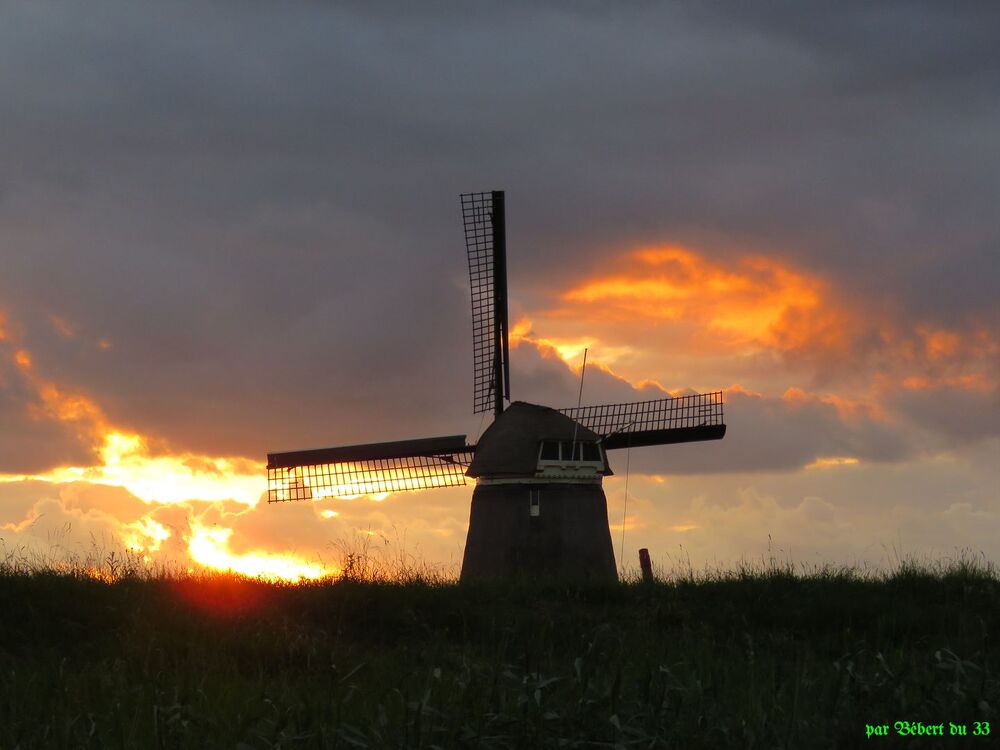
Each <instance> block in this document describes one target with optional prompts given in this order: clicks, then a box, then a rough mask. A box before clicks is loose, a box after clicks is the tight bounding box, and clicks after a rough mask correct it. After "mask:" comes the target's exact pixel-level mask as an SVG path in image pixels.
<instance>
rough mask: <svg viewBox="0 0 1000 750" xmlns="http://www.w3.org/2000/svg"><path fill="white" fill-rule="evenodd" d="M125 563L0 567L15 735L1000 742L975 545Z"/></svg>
mask: <svg viewBox="0 0 1000 750" xmlns="http://www.w3.org/2000/svg"><path fill="white" fill-rule="evenodd" d="M103 575H104V578H105V579H107V580H105V581H102V580H97V579H95V578H94V577H93V575H92V573H86V572H84V570H83V569H76V570H68V571H63V572H55V571H51V570H49V571H41V570H35V569H31V568H29V567H26V566H24V565H21V564H16V563H12V562H11V560H9V559H8V561H7V563H6V564H5V565H2V566H0V748H32V747H53V748H76V747H80V748H91V747H92V748H230V749H236V748H278V747H280V748H326V747H343V748H355V747H387V748H403V747H427V748H430V747H470V748H472V747H484V748H486V747H488V748H492V747H506V748H532V747H580V748H597V747H628V748H631V747H635V748H656V747H676V748H724V747H739V748H743V747H759V748H777V747H792V748H822V747H862V746H864V747H876V746H900V747H937V746H941V745H942V744H944V745H945V746H953V745H955V744H956V743H955V742H953V741H951V740H949V739H948V738H947V737H946V738H945V739H944V740H942V739H940V738H937V737H928V736H924V735H915V736H908V737H898V736H894V735H896V729H895V727H894V726H893V725H894V722H896V721H903V720H905V721H910V722H922V723H923V725H924V726H927V727H930V726H934V725H938V724H942V723H943V725H944V730H943V731H944V732H945V734H947V733H948V732H949V731H950V726H949V725H950V723H954V724H956V725H959V724H964V725H966V727H967V731H968V733H969V734H968V735H967V736H966V737H965V738H964V740H963V741H961V743H960V744H961V745H962V746H969V747H983V748H986V747H995V746H997V745H996V742H995V737H994V736H973V732H974V731H976V728H977V725H976V724H975V722H991V721H993V720H994V719H995V718H996V717H995V711H996V707H997V706H1000V682H998V674H1000V651H998V648H997V646H996V643H995V639H996V638H997V636H998V635H1000V581H998V579H997V576H996V575H995V573H994V572H993V570H992V569H991V568H989V566H986V565H983V564H978V565H977V564H975V563H974V562H973V561H971V560H969V559H966V560H964V561H962V562H958V563H955V564H951V565H947V566H938V568H937V569H934V570H928V569H926V568H923V569H921V568H919V567H917V566H914V565H907V564H903V565H900V566H898V569H897V570H896V571H894V572H893V573H891V574H888V575H883V576H878V575H874V574H868V575H862V574H861V573H859V572H857V571H851V570H822V571H815V572H813V573H811V574H808V575H806V574H801V573H800V574H796V573H795V572H793V570H792V569H791V568H790V566H787V565H785V566H782V565H775V564H769V565H762V566H759V567H758V568H756V569H747V568H744V569H742V570H739V571H735V572H731V573H726V574H721V573H719V574H703V575H700V576H695V575H687V576H681V577H679V578H676V577H675V578H674V579H672V580H670V581H666V582H658V583H654V584H642V583H631V584H623V585H604V586H579V585H577V586H574V585H566V584H560V583H558V582H543V581H520V582H513V583H508V584H506V585H470V586H464V585H463V586H459V585H456V584H454V583H447V582H441V581H433V580H419V579H418V580H408V581H383V582H364V581H359V580H339V581H335V582H326V583H321V584H312V585H299V586H292V585H279V584H271V583H265V582H262V581H255V580H246V579H239V578H236V577H233V576H229V575H222V574H216V575H205V576H197V575H194V576H191V575H175V574H169V573H164V572H159V573H148V572H143V571H137V570H134V569H132V568H130V567H128V566H126V567H125V568H122V567H120V566H116V565H115V564H114V562H113V559H112V564H111V565H110V566H105V570H104V573H103ZM997 721H998V722H1000V719H997ZM866 725H872V727H875V726H878V725H887V726H888V730H889V733H890V736H888V737H880V736H873V737H871V738H870V739H867V738H866ZM978 728H979V730H980V731H982V730H983V729H984V728H985V727H984V725H978ZM995 732H996V733H998V736H1000V723H998V725H997V727H996V729H995Z"/></svg>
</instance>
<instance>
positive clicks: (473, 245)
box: [461, 190, 510, 414]
mask: <svg viewBox="0 0 1000 750" xmlns="http://www.w3.org/2000/svg"><path fill="white" fill-rule="evenodd" d="M461 199H462V221H463V224H464V226H465V247H466V250H467V252H468V257H469V286H470V288H471V291H472V356H473V384H474V385H473V411H474V413H476V414H479V413H481V412H486V411H490V410H491V409H493V410H494V411H495V412H496V413H497V414H499V413H500V412H501V411H503V399H504V397H506V398H508V399H509V398H510V383H509V381H510V368H509V365H508V363H507V357H508V349H509V345H508V338H507V259H506V244H507V243H506V229H505V218H504V194H503V191H502V190H493V191H491V192H485V193H464V194H462V196H461Z"/></svg>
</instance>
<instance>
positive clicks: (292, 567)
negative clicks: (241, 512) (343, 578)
mask: <svg viewBox="0 0 1000 750" xmlns="http://www.w3.org/2000/svg"><path fill="white" fill-rule="evenodd" d="M232 535H233V530H232V529H226V528H209V527H206V526H202V525H200V524H197V523H196V524H193V525H192V528H191V537H190V539H189V540H188V551H189V553H190V555H191V559H192V560H194V561H195V562H197V563H198V564H200V565H202V566H204V567H206V568H211V569H213V570H220V571H226V570H229V571H233V572H235V573H241V574H242V575H246V576H253V577H260V578H266V579H272V580H280V581H289V582H292V583H295V582H298V581H301V580H303V579H307V580H315V579H319V578H323V577H324V576H330V575H335V574H336V573H337V572H338V571H336V570H334V569H331V568H327V567H325V566H323V565H321V564H319V563H315V562H308V561H306V560H303V559H302V558H300V557H298V556H296V555H291V554H278V553H273V552H263V551H253V552H244V553H240V554H237V553H234V552H232V551H231V550H230V549H229V539H230V537H232Z"/></svg>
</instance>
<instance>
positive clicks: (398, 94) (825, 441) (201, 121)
mask: <svg viewBox="0 0 1000 750" xmlns="http://www.w3.org/2000/svg"><path fill="white" fill-rule="evenodd" d="M164 28H170V29H172V30H173V31H172V33H170V34H164V33H163V29H164ZM998 28H1000V17H998V15H997V11H996V9H994V8H992V7H990V6H987V5H982V6H979V7H976V8H970V9H967V10H966V11H964V12H963V13H961V14H955V13H953V12H952V11H951V9H947V8H942V7H939V6H938V5H936V4H933V3H920V4H917V5H916V6H914V5H913V4H911V3H889V4H884V3H882V4H879V5H878V6H872V5H864V4H861V5H856V6H851V7H848V8H845V7H843V5H842V4H834V3H828V4H820V5H811V6H810V7H809V8H808V9H804V8H803V9H798V8H793V7H782V8H780V9H777V8H776V9H760V8H755V9H754V10H753V11H746V10H744V9H742V8H739V7H723V6H718V7H716V6H702V5H698V6H680V5H649V6H645V7H642V8H627V9H626V8H618V7H610V6H607V7H605V6H586V7H582V6H580V7H578V6H572V7H565V6H548V5H540V4H536V3H530V4H529V3H524V4H517V3H515V4H504V5H503V7H502V8H501V7H500V6H496V7H492V6H491V7H489V8H475V9H466V10H464V11H462V12H459V13H456V12H455V11H454V9H451V8H446V7H445V6H443V5H434V6H430V7H421V9H420V10H419V11H416V10H414V9H413V8H411V7H410V6H409V5H407V4H397V5H389V6H379V7H373V6H367V5H366V6H357V7H345V6H332V5H323V4H316V3H285V4H282V6H281V7H280V9H279V8H270V7H267V6H263V5H261V6H257V7H253V8H247V7H244V6H243V5H240V4H236V3H231V2H223V1H222V0H217V1H216V2H211V3H200V4H186V3H180V4H170V5H168V6H163V7H161V8H159V9H158V10H157V12H156V13H149V12H147V11H145V10H141V9H137V8H135V7H133V6H132V5H130V4H128V3H125V2H121V1H120V0H97V1H96V2H94V3H89V4H88V6H87V8H86V10H84V9H82V8H78V9H66V10H64V11H60V12H59V13H52V12H51V11H50V10H48V9H46V8H45V7H44V6H40V5H38V4H23V5H20V6H18V7H17V8H15V9H12V10H10V12H9V13H8V14H7V17H6V19H5V23H4V24H3V27H2V28H0V86H2V87H3V90H4V91H5V92H8V95H7V96H5V97H4V98H3V99H2V100H0V119H2V121H3V122H4V139H3V143H2V144H0V164H2V166H3V170H2V174H3V178H2V182H0V254H2V255H3V259H4V273H3V274H2V275H0V306H2V308H3V309H2V311H0V474H5V475H7V476H8V477H9V476H15V477H19V476H22V475H26V476H35V477H47V478H48V479H50V480H52V484H53V485H56V484H61V483H65V482H66V481H67V480H74V481H81V480H85V479H87V476H84V475H83V474H80V473H73V472H70V473H65V472H64V473H63V474H62V475H59V476H56V475H54V474H53V473H52V472H53V471H55V470H57V469H64V470H68V469H79V470H81V471H86V470H89V471H91V474H90V475H89V478H90V479H91V480H93V481H94V482H104V483H112V482H113V483H116V484H117V486H119V488H120V490H119V491H118V492H119V495H118V496H117V498H116V499H115V500H114V501H112V500H103V499H102V500H99V499H98V498H96V497H90V496H88V498H89V499H87V500H86V502H93V503H96V504H98V505H95V506H94V507H95V508H97V507H100V508H102V510H101V512H102V513H109V514H111V515H113V516H115V517H116V518H117V517H118V515H119V514H120V515H121V517H122V519H124V518H126V517H127V518H130V519H132V520H129V521H124V520H121V521H120V522H121V523H125V524H131V523H140V522H141V518H140V519H136V518H134V510H128V509H127V506H128V503H127V502H125V501H123V500H122V499H121V495H120V492H121V490H126V491H129V492H130V493H132V494H134V495H135V496H137V497H140V500H141V502H148V503H150V507H151V508H152V510H151V511H150V512H151V513H153V514H154V516H152V518H153V520H156V519H158V518H160V517H161V515H162V514H166V515H170V514H172V513H178V514H183V513H186V512H187V510H186V508H187V505H186V503H187V502H188V501H189V500H190V499H191V497H195V498H197V497H199V496H200V497H201V499H202V500H203V501H209V500H212V501H215V502H217V503H222V505H221V506H219V507H223V506H225V507H227V508H228V507H230V506H228V505H226V504H225V503H224V498H226V497H233V496H239V497H240V498H241V499H242V500H243V503H242V505H240V506H237V507H235V508H234V509H231V510H230V511H227V512H228V513H229V514H230V515H231V516H232V518H227V519H226V520H227V521H228V520H232V521H233V522H234V523H236V522H237V521H238V523H242V524H245V529H244V530H243V531H235V532H234V533H233V535H232V536H231V537H227V538H226V540H225V544H227V545H229V546H228V548H227V549H229V550H230V552H232V551H234V550H242V551H245V552H252V551H253V549H252V548H251V547H244V546H243V545H244V542H245V539H243V538H242V537H241V536H240V534H241V533H245V534H246V535H247V537H246V538H247V539H249V538H253V539H254V543H255V544H257V545H258V547H259V549H261V550H264V551H275V549H276V548H275V547H274V546H272V545H269V544H268V543H266V540H265V538H264V533H265V529H264V528H263V527H264V526H266V524H263V525H262V528H261V529H260V530H259V532H258V530H257V528H256V526H255V525H254V524H252V523H250V521H251V519H257V518H263V517H264V516H262V515H261V516H258V515H254V514H256V513H263V510H260V511H258V510H256V509H254V511H253V512H252V513H251V514H250V515H247V513H250V511H249V510H247V509H248V508H249V507H250V506H251V505H252V503H253V502H255V499H256V495H257V494H259V493H258V491H257V489H256V487H259V485H254V484H253V483H254V482H255V481H259V477H258V471H259V464H260V463H262V462H263V460H264V456H265V454H266V452H267V451H275V450H285V449H295V448H309V447H320V446H324V445H336V444H348V443H358V442H366V441H379V440H391V439H396V438H411V437H423V436H428V435H439V434H454V433H455V432H461V431H465V432H467V433H468V434H469V435H470V436H475V435H477V434H478V432H479V431H480V430H481V428H482V426H483V424H482V423H481V422H480V419H479V418H478V417H475V416H472V415H471V414H470V408H469V406H470V403H471V390H472V387H471V385H472V384H471V369H472V368H471V362H470V359H471V346H470V344H471V341H470V338H471V337H470V334H469V326H470V321H469V298H468V288H467V286H466V284H467V281H466V278H465V267H464V263H465V257H464V248H463V246H462V236H461V227H460V215H459V211H458V206H457V194H458V193H459V192H462V191H467V190H477V189H484V188H485V189H488V188H492V187H502V188H505V189H507V191H508V198H507V209H508V240H509V242H508V244H509V247H508V266H509V268H508V270H509V279H510V285H509V286H510V295H511V305H512V319H513V320H517V319H518V318H519V317H523V318H524V319H525V320H527V321H530V326H531V327H530V328H529V329H527V330H525V331H524V338H525V340H524V342H523V343H521V344H519V345H518V346H517V349H516V351H515V357H514V361H513V362H512V366H513V368H514V373H513V374H514V379H513V388H514V395H515V397H516V398H524V399H527V400H532V401H537V402H541V403H547V404H554V405H557V406H571V405H573V404H574V403H575V402H576V395H577V387H578V384H579V380H578V372H577V371H576V370H575V369H574V368H575V367H577V366H578V365H579V362H580V359H581V354H582V349H583V348H584V347H590V360H589V365H588V374H587V380H586V382H585V384H584V399H585V403H595V402H601V401H609V402H617V401H627V400H633V399H635V398H651V397H656V394H659V393H661V392H663V391H664V390H665V391H669V392H678V391H679V390H680V389H684V388H691V389H694V390H698V391H708V390H714V389H717V388H720V387H726V386H731V385H732V384H736V383H738V384H741V386H742V388H743V390H737V389H730V394H729V396H728V397H727V398H729V400H730V405H729V411H728V414H729V419H730V433H729V435H728V436H727V438H726V439H725V440H724V441H722V442H721V443H717V444H711V445H693V446H674V447H671V448H669V449H668V448H663V449H651V450H649V451H645V452H643V453H642V454H640V455H638V456H634V457H633V458H634V459H635V460H636V461H638V463H637V464H635V465H636V466H637V467H638V469H637V470H639V469H642V470H643V471H649V472H653V471H655V470H657V467H660V470H664V467H666V468H665V470H666V471H668V472H670V473H673V474H676V473H681V472H689V471H698V472H711V473H713V476H716V477H717V478H719V477H721V476H722V475H721V474H719V473H718V472H720V471H723V472H727V471H734V470H740V471H748V472H749V471H754V472H758V473H759V472H762V471H780V472H789V473H795V472H796V471H797V469H798V468H800V467H802V466H806V465H811V464H817V465H818V466H819V465H826V466H830V465H829V463H827V464H823V461H827V462H829V461H830V460H833V459H847V458H857V459H858V460H859V462H860V467H862V468H863V467H864V466H865V464H866V463H869V462H875V463H879V462H892V463H894V464H895V465H898V466H902V465H904V464H905V461H904V459H906V458H907V457H913V456H917V455H919V456H924V457H929V456H937V455H940V454H958V453H961V452H963V451H977V450H981V446H982V445H984V444H991V443H990V442H989V441H990V440H991V438H990V437H989V436H990V435H995V429H994V427H993V424H994V422H993V421H992V418H991V415H992V414H994V413H995V411H994V410H995V405H996V401H995V395H992V394H995V393H996V387H997V382H998V380H1000V376H998V371H1000V367H998V357H1000V354H998V347H997V339H996V333H995V332H996V330H998V328H1000V319H998V317H997V313H996V305H995V296H996V262H995V253H996V246H997V231H996V222H995V219H994V214H995V206H994V205H993V204H994V202H995V196H996V195H997V194H998V192H1000V147H998V141H997V139H996V137H995V134H996V132H997V129H998V125H1000V114H998V111H997V108H996V106H995V100H996V97H995V91H996V90H997V86H998V71H1000V66H998V64H997V63H998V59H1000V58H998V52H997V45H996V44H995V38H996V36H997V29H998ZM887 31H891V32H892V33H891V34H890V33H887ZM512 49H515V50H517V54H514V55H512V54H511V52H510V51H511V50H512ZM250 51H252V53H251V52H250ZM642 252H646V255H642V254H641V253H642ZM637 253H639V254H637ZM556 312H558V313H560V314H559V315H556V314H554V313H556ZM547 313H553V314H552V315H548V314H547ZM18 352H23V353H24V356H26V357H28V360H26V361H29V362H30V365H25V364H24V361H25V360H23V357H22V360H21V361H19V360H18V358H17V357H18ZM566 362H569V363H571V364H572V365H573V367H568V366H567V365H566V364H565V363H566ZM789 389H793V390H789ZM794 389H798V390H794ZM789 394H799V395H794V396H793V395H789ZM850 405H855V406H850ZM113 435H118V436H120V437H118V438H113V439H112V438H111V437H110V436H113ZM730 446H732V447H730ZM646 457H649V458H646ZM928 460H930V459H929V458H928ZM646 461H648V462H649V465H648V466H644V464H643V462H646ZM116 462H117V463H116ZM906 465H907V466H909V468H908V469H907V471H908V472H910V473H911V475H913V476H916V474H915V473H914V472H916V469H915V468H914V467H913V466H912V465H909V464H906ZM116 466H117V467H118V468H117V469H116V468H115V467H116ZM847 468H848V467H847V466H840V467H839V468H838V467H837V466H835V465H834V466H832V467H830V468H824V469H821V468H816V469H812V470H810V472H811V475H813V476H822V477H824V478H827V477H828V476H830V475H831V473H836V472H838V471H840V470H841V469H844V470H847ZM938 468H940V467H938ZM116 471H117V472H118V473H117V474H116ZM126 475H127V476H126ZM230 475H231V476H232V477H235V478H236V479H237V480H238V481H235V482H234V483H230V484H229V485H227V483H226V482H225V481H224V480H225V477H226V476H230ZM36 481H38V480H36ZM719 481H721V479H720V480H719ZM816 481H820V480H816ZM824 481H825V479H824ZM923 481H926V477H924V478H923ZM42 486H43V485H41V484H27V485H19V484H17V485H16V484H11V483H9V482H8V483H0V493H2V499H5V498H8V497H9V498H13V499H12V500H11V501H10V502H11V504H12V505H11V507H12V508H13V510H12V511H11V513H14V514H16V513H19V512H20V510H18V509H21V508H22V504H23V496H24V493H25V492H27V490H25V489H24V487H39V488H41V487H42ZM45 486H47V485H45ZM15 487H16V489H15ZM32 491H34V490H32ZM39 491H40V492H42V490H41V489H40V490H39ZM432 494H433V493H421V497H424V496H425V495H426V497H430V496H431V495H432ZM806 494H807V495H809V496H813V495H815V496H816V497H823V496H822V494H821V493H811V494H810V493H806ZM804 496H806V495H805V494H804V495H803V497H804ZM53 497H54V496H53V494H52V492H50V491H49V490H48V489H46V490H45V491H44V492H42V494H40V495H39V496H38V500H39V501H41V500H42V499H46V500H52V499H53ZM401 497H402V496H401ZM166 499H170V500H171V501H173V502H175V503H176V504H177V505H178V507H177V508H176V509H173V510H171V509H170V508H165V507H164V508H160V507H157V506H156V504H157V503H158V502H159V501H160V500H166ZM827 500H828V501H829V502H833V501H832V500H829V499H828V498H827ZM60 502H69V500H63V501H60ZM80 502H84V501H83V500H81V501H80ZM396 502H397V501H396V499H395V498H391V499H389V500H387V501H386V503H387V504H385V505H382V506H370V507H369V506H365V505H364V504H358V505H355V506H351V507H352V508H355V509H360V508H368V510H367V511H365V513H368V512H369V511H370V512H371V513H373V514H376V515H371V516H370V520H371V522H372V523H375V522H378V524H379V525H380V526H379V527H380V528H381V527H383V526H385V523H384V521H386V520H388V521H393V520H394V519H396V518H397V517H398V518H403V519H407V522H408V523H413V524H416V525H420V524H426V528H425V531H426V534H427V536H426V538H427V539H433V538H435V537H434V535H435V534H438V532H441V531H446V530H447V531H449V533H450V534H451V536H452V537H454V536H456V535H457V536H459V537H460V536H461V533H460V531H459V529H460V526H461V524H462V523H464V521H463V520H462V519H461V513H459V512H458V511H454V512H452V511H448V512H447V513H445V512H444V511H442V513H445V515H444V516H443V517H444V518H445V520H443V521H440V523H439V522H438V521H437V520H434V521H431V520H425V519H422V518H420V517H419V515H418V514H417V513H416V511H414V510H413V509H412V508H410V507H409V506H407V505H405V504H402V503H401V504H399V505H396ZM762 502H763V501H762ZM101 503H103V504H101ZM116 503H120V504H121V505H120V507H119V505H116ZM67 507H69V506H67ZM192 507H193V506H192ZM456 507H457V505H456ZM761 507H764V506H761ZM376 508H379V510H377V511H376V510H375V509H376ZM83 509H84V505H73V506H72V507H71V508H70V512H72V513H76V512H82V510H83ZM323 509H326V510H330V509H331V508H327V507H326V506H324V508H323ZM338 510H339V508H338ZM390 510H391V512H390ZM198 512H199V513H201V511H198ZM241 512H242V514H241ZM300 512H302V513H304V511H292V512H291V516H290V517H295V518H296V519H298V520H301V521H302V523H303V528H305V527H309V528H313V526H314V527H315V529H316V531H315V532H313V531H309V532H306V531H302V532H300V533H301V534H302V535H305V536H302V537H298V536H296V533H295V529H293V528H291V525H293V524H292V521H291V520H289V521H288V522H287V523H288V524H289V525H290V526H289V528H288V529H286V530H284V531H283V532H282V534H281V536H282V538H284V539H287V540H288V543H289V544H291V543H293V541H294V539H297V538H303V539H305V538H307V537H308V539H309V543H310V544H314V543H318V537H317V538H313V537H312V536H309V535H310V534H313V533H315V534H317V535H320V534H321V532H320V531H319V529H325V528H327V526H330V527H331V528H332V526H335V525H336V524H338V523H341V524H345V525H344V527H343V528H347V524H348V522H347V521H344V520H343V519H344V518H346V517H347V516H345V515H340V516H335V517H332V518H323V517H322V516H319V517H318V518H317V517H316V515H315V513H314V514H313V515H311V516H310V515H308V514H307V515H306V516H303V517H302V518H301V519H299V516H298V514H299V513H300ZM358 512H359V514H360V511H358ZM761 512H763V511H761ZM377 513H381V514H382V516H378V515H377ZM350 518H351V521H350V522H351V523H365V522H367V521H368V520H369V517H368V516H365V515H364V514H360V515H358V516H357V517H354V516H350ZM174 520H176V522H177V523H180V524H181V525H182V526H183V523H182V519H174ZM90 522H92V523H95V524H96V523H98V521H97V520H95V519H91V521H90ZM157 522H158V523H159V521H157ZM206 523H207V521H206ZM284 523H285V522H284V521H282V522H280V523H278V524H277V525H278V526H281V525H282V524H284ZM220 524H221V522H220ZM310 524H312V525H313V526H310ZM153 528H154V527H152V526H150V527H149V529H153ZM184 528H187V527H184ZM227 528H229V527H227ZM296 528H297V527H296ZM421 528H424V527H423V526H421ZM137 533H138V532H137ZM322 533H325V532H322ZM442 538H445V537H442ZM449 538H450V537H449ZM178 539H183V534H180V535H178V534H176V533H175V534H173V535H172V536H171V537H170V539H168V540H166V541H164V542H163V545H164V549H166V548H167V547H169V546H170V544H172V543H175V542H177V540H178ZM178 543H179V542H178ZM219 543H220V544H222V542H219Z"/></svg>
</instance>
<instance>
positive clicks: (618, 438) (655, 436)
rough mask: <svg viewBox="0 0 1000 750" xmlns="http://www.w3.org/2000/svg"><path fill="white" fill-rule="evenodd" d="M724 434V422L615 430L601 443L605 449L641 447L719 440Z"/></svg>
mask: <svg viewBox="0 0 1000 750" xmlns="http://www.w3.org/2000/svg"><path fill="white" fill-rule="evenodd" d="M725 436H726V426H725V425H724V424H712V425H704V426H701V427H674V428H672V429H667V430H638V431H636V432H616V433H614V434H613V435H609V436H608V437H606V438H605V439H604V440H602V441H601V444H602V445H603V446H604V448H605V449H606V450H614V449H615V448H641V447H643V446H646V445H668V444H670V443H694V442H698V441H700V440H721V439H722V438H724V437H725Z"/></svg>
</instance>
